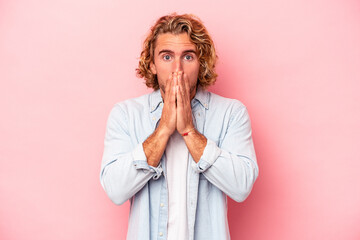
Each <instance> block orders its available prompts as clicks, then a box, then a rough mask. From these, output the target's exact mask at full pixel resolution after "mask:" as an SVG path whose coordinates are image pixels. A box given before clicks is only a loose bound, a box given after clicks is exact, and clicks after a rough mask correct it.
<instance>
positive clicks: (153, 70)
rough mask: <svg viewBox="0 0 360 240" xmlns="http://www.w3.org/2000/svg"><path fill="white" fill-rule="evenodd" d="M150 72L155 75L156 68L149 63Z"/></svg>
mask: <svg viewBox="0 0 360 240" xmlns="http://www.w3.org/2000/svg"><path fill="white" fill-rule="evenodd" d="M150 70H151V72H152V74H154V75H156V66H155V64H154V62H151V63H150Z"/></svg>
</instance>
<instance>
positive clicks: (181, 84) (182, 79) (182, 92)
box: [178, 72, 185, 98]
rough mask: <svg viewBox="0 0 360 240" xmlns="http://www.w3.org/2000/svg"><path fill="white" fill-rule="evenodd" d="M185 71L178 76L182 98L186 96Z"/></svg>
mask: <svg viewBox="0 0 360 240" xmlns="http://www.w3.org/2000/svg"><path fill="white" fill-rule="evenodd" d="M183 76H184V73H183V72H180V74H179V76H178V85H179V90H180V94H181V96H182V98H184V97H185V93H184V90H185V88H184V77H183Z"/></svg>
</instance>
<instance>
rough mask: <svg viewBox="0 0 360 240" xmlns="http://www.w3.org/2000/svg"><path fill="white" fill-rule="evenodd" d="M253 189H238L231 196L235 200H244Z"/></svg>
mask: <svg viewBox="0 0 360 240" xmlns="http://www.w3.org/2000/svg"><path fill="white" fill-rule="evenodd" d="M250 192H251V189H249V190H247V191H237V192H235V193H233V194H232V195H230V196H229V197H230V198H231V199H232V200H234V201H235V202H238V203H240V202H244V201H245V200H246V199H247V197H248V196H249V195H250Z"/></svg>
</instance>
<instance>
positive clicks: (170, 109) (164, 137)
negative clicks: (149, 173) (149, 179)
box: [143, 74, 177, 167]
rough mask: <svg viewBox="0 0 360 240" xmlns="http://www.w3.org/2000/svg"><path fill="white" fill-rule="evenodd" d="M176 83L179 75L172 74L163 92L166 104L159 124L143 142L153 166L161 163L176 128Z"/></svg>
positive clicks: (149, 161) (150, 163) (148, 160)
mask: <svg viewBox="0 0 360 240" xmlns="http://www.w3.org/2000/svg"><path fill="white" fill-rule="evenodd" d="M176 85H177V76H176V75H175V74H171V75H170V76H169V78H168V80H167V82H166V86H165V93H164V94H163V101H164V106H163V110H162V114H161V119H160V122H159V126H158V127H157V128H156V130H155V131H154V132H153V133H152V134H151V135H150V136H149V137H148V138H147V139H146V140H145V141H144V143H143V148H144V152H145V155H146V158H147V162H148V164H149V165H151V166H153V167H157V166H158V165H159V163H160V160H161V156H162V155H163V153H164V151H165V148H166V144H167V141H168V140H169V138H170V136H171V135H172V134H173V132H174V131H175V129H176Z"/></svg>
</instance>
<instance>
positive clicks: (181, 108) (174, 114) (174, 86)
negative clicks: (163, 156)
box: [159, 71, 194, 137]
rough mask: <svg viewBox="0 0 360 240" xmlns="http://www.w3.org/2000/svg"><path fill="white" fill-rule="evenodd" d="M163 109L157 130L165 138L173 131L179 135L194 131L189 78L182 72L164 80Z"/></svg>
mask: <svg viewBox="0 0 360 240" xmlns="http://www.w3.org/2000/svg"><path fill="white" fill-rule="evenodd" d="M163 94H164V96H163V101H164V107H163V110H162V115H161V119H160V123H159V128H161V129H163V130H164V133H165V134H166V135H167V136H169V137H170V136H171V135H172V134H173V132H174V131H175V130H177V131H178V132H179V133H180V134H181V135H182V134H184V133H186V132H189V131H191V130H192V129H194V125H193V119H192V110H191V92H190V83H189V78H188V76H187V75H186V73H184V72H182V71H178V72H173V73H172V74H170V76H169V77H168V79H167V80H166V86H165V92H164V93H163Z"/></svg>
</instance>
